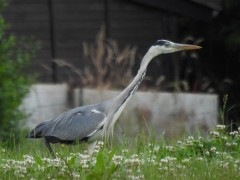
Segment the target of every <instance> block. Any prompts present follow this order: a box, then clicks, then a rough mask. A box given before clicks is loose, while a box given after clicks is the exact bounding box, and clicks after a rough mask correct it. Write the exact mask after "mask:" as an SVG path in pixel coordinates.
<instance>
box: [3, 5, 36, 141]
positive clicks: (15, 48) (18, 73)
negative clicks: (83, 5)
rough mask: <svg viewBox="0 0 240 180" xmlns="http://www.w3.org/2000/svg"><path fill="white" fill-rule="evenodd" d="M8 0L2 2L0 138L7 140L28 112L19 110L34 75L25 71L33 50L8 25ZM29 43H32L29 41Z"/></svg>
mask: <svg viewBox="0 0 240 180" xmlns="http://www.w3.org/2000/svg"><path fill="white" fill-rule="evenodd" d="M5 7H6V3H5V1H1V2H0V64H1V66H0V141H6V140H7V139H8V138H9V137H10V136H9V135H10V134H17V132H18V131H19V126H18V124H19V121H20V120H21V119H23V117H24V113H23V112H21V111H20V110H19V108H18V107H19V105H20V104H21V102H22V99H23V97H24V96H25V95H26V94H27V93H28V91H29V87H30V82H31V80H30V78H29V77H28V76H27V74H26V73H25V71H26V68H27V67H28V65H29V62H30V59H31V58H32V55H33V52H30V51H29V50H28V48H27V47H26V46H27V45H26V43H25V42H26V41H25V40H24V39H22V40H20V39H18V38H16V37H15V36H14V35H11V34H10V35H7V34H6V30H7V28H8V25H7V24H6V22H5V21H4V18H3V16H2V11H3V9H4V8H5ZM28 44H29V43H28Z"/></svg>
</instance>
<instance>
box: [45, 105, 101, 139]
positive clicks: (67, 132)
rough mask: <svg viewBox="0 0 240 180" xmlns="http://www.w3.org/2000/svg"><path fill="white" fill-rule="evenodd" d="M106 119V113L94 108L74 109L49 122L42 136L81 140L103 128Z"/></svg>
mask: <svg viewBox="0 0 240 180" xmlns="http://www.w3.org/2000/svg"><path fill="white" fill-rule="evenodd" d="M105 117H106V115H105V113H104V112H102V111H100V110H96V109H94V108H87V109H81V108H76V109H72V110H70V111H67V112H65V113H63V114H61V115H60V116H58V117H57V118H55V119H53V120H51V121H48V123H46V125H45V127H46V128H45V129H44V130H43V131H42V135H43V136H54V137H57V138H60V139H62V140H75V139H80V140H81V139H83V138H85V137H88V136H89V135H91V134H93V133H95V132H96V131H97V130H98V129H99V128H101V126H102V125H103V121H104V119H105Z"/></svg>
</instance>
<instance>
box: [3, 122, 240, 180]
mask: <svg viewBox="0 0 240 180" xmlns="http://www.w3.org/2000/svg"><path fill="white" fill-rule="evenodd" d="M225 129H226V127H225V126H224V125H218V126H217V127H216V130H215V131H211V132H210V133H209V135H208V137H205V138H203V137H192V136H189V137H186V138H184V139H183V140H181V141H180V140H179V141H177V142H174V143H170V142H167V141H164V140H163V138H162V139H160V140H150V139H148V138H147V137H145V136H142V135H139V136H137V137H136V139H135V140H134V141H133V142H130V141H128V140H125V141H124V143H123V144H121V145H114V146H113V148H112V149H111V148H109V147H107V146H106V145H104V144H103V143H102V142H98V144H97V146H96V147H95V150H94V154H93V156H89V155H87V154H86V152H85V151H84V148H83V146H82V145H77V146H62V145H54V150H55V152H58V154H57V158H56V159H52V158H51V156H50V154H49V153H48V151H47V149H46V148H45V147H44V144H43V142H42V141H41V140H39V141H38V140H26V139H24V138H23V139H22V142H21V143H20V144H19V145H16V146H15V148H14V149H12V150H10V149H7V148H5V147H3V146H1V145H0V173H1V176H2V177H1V178H2V179H16V178H17V179H32V180H33V179H232V180H233V179H239V178H240V128H239V129H238V131H233V132H230V133H228V132H226V131H225ZM158 138H159V137H158Z"/></svg>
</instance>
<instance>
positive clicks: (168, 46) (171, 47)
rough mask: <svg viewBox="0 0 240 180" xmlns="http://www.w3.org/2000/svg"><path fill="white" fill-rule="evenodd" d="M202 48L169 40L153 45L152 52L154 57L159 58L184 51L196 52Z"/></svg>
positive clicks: (159, 41)
mask: <svg viewBox="0 0 240 180" xmlns="http://www.w3.org/2000/svg"><path fill="white" fill-rule="evenodd" d="M200 48H201V47H200V46H196V45H190V44H179V43H174V42H171V41H167V40H158V41H157V42H156V43H155V44H154V45H152V47H151V48H150V51H151V52H152V53H153V54H154V56H157V55H159V54H166V53H173V52H176V51H183V50H194V49H200Z"/></svg>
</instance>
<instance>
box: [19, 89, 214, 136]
mask: <svg viewBox="0 0 240 180" xmlns="http://www.w3.org/2000/svg"><path fill="white" fill-rule="evenodd" d="M72 93H73V96H72V97H73V101H72V107H77V106H79V105H80V104H92V103H98V102H101V101H102V100H105V99H109V98H111V97H114V96H116V95H117V94H118V93H119V91H100V90H92V89H82V90H79V89H75V90H74V91H73V92H72ZM69 104H71V102H69V98H68V87H67V85H65V84H60V85H51V84H48V85H46V84H37V85H34V86H33V87H32V90H31V92H30V94H29V95H28V96H27V97H26V98H25V100H24V102H23V105H22V108H24V109H25V110H26V111H27V112H28V113H31V116H30V117H29V119H28V121H27V126H28V127H30V128H33V127H34V126H35V125H37V124H38V123H40V122H42V121H44V120H48V119H50V118H53V117H54V116H56V115H58V114H60V113H62V112H64V111H65V110H67V109H68V108H67V107H69ZM217 119H218V97H217V95H214V94H187V93H177V94H174V93H156V92H137V93H136V94H135V95H134V96H133V98H132V99H131V101H130V102H129V104H128V105H127V107H126V109H125V110H124V112H123V114H122V115H121V116H120V119H119V121H118V124H117V125H116V130H117V132H118V133H120V134H121V133H124V134H126V135H131V136H135V135H136V133H138V132H139V130H143V131H145V132H146V133H149V131H150V129H151V128H154V131H155V133H165V134H166V136H168V137H175V136H179V135H183V134H185V133H187V134H192V133H194V132H196V131H201V132H206V131H208V130H209V129H210V128H211V127H212V125H214V124H216V123H217Z"/></svg>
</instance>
